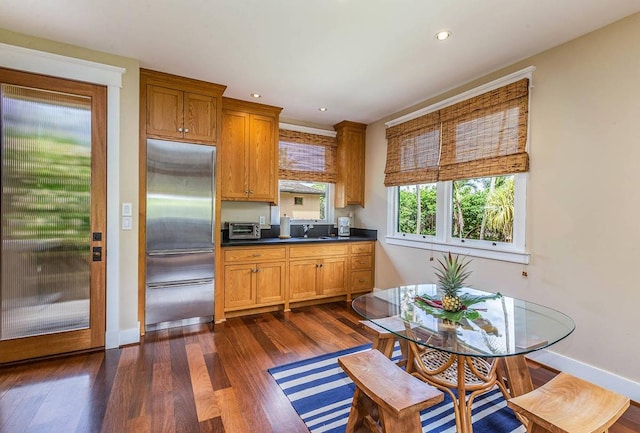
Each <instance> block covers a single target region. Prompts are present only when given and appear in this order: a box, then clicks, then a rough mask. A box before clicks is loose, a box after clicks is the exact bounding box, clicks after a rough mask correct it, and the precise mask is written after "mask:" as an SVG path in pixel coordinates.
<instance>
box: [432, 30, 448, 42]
mask: <svg viewBox="0 0 640 433" xmlns="http://www.w3.org/2000/svg"><path fill="white" fill-rule="evenodd" d="M449 36H451V32H450V31H449V30H442V31H441V32H438V33H436V39H437V40H439V41H444V40H445V39H449Z"/></svg>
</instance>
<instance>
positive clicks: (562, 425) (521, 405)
mask: <svg viewBox="0 0 640 433" xmlns="http://www.w3.org/2000/svg"><path fill="white" fill-rule="evenodd" d="M507 404H508V405H509V407H510V408H511V409H513V410H514V411H515V412H516V413H518V414H520V415H522V416H523V417H525V418H526V419H527V420H528V422H529V424H530V425H529V426H528V428H527V433H543V432H553V433H587V432H588V433H602V432H608V431H609V427H611V425H613V423H615V422H616V420H617V419H618V418H620V417H621V416H622V414H623V413H624V412H625V411H626V410H627V408H628V407H629V398H627V397H625V396H622V395H620V394H617V393H615V392H613V391H609V390H607V389H604V388H601V387H599V386H597V385H594V384H593V383H590V382H587V381H584V380H582V379H579V378H577V377H574V376H571V375H570V374H567V373H560V374H559V375H558V376H556V377H554V378H553V379H552V380H550V381H549V382H547V383H546V384H544V385H542V386H541V387H540V388H537V389H534V390H533V391H531V392H528V393H527V394H524V395H521V396H519V397H514V398H512V399H509V401H508V402H507Z"/></svg>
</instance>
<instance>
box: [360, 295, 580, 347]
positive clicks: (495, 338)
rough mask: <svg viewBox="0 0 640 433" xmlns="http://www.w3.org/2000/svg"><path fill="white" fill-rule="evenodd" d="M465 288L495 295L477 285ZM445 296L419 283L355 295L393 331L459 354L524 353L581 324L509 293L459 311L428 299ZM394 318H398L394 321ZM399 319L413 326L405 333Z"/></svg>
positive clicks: (364, 310) (366, 312) (365, 312)
mask: <svg viewBox="0 0 640 433" xmlns="http://www.w3.org/2000/svg"><path fill="white" fill-rule="evenodd" d="M461 293H467V294H468V295H471V296H488V295H494V294H493V293H488V292H483V291H480V290H476V289H472V288H463V289H462V290H461ZM441 296H442V293H440V292H439V290H438V288H437V286H436V285H435V284H418V285H411V286H400V287H395V288H391V289H384V290H376V291H374V292H371V293H367V294H365V295H362V296H359V297H358V298H356V299H354V300H353V303H352V305H353V309H354V310H355V311H356V312H357V313H358V314H360V315H361V316H362V317H364V318H366V319H368V320H370V321H372V322H373V323H375V324H377V325H378V326H380V327H382V328H384V329H387V330H389V331H390V332H393V333H397V334H398V335H400V336H402V337H403V338H406V339H410V340H413V341H415V342H416V343H418V344H420V345H423V346H427V347H431V348H434V349H438V350H442V351H445V352H449V353H454V354H459V355H469V356H480V357H502V356H513V355H522V354H526V353H529V352H533V351H534V350H539V349H542V348H545V347H548V346H550V345H552V344H554V343H557V342H558V341H560V340H562V339H563V338H565V337H567V336H568V335H569V334H571V333H572V332H573V330H574V329H575V323H574V322H573V320H572V319H571V318H570V317H569V316H567V315H565V314H563V313H561V312H559V311H557V310H554V309H552V308H549V307H545V306H543V305H540V304H535V303H532V302H528V301H523V300H520V299H516V298H511V297H508V296H500V297H497V298H495V299H488V300H484V301H482V302H480V303H477V304H474V305H471V306H469V307H468V308H467V309H466V310H463V311H461V312H459V313H457V314H454V315H452V314H451V313H447V312H445V311H444V310H442V309H441V308H438V305H437V303H435V304H429V303H426V302H425V299H436V300H437V299H441ZM434 305H435V306H434ZM390 318H391V319H390ZM393 318H396V319H397V320H395V323H394V324H393V325H391V324H392V323H393V322H394V319H393ZM452 318H453V319H454V320H452ZM398 322H400V323H402V322H404V324H405V328H406V329H408V331H404V332H403V331H402V326H399V327H398Z"/></svg>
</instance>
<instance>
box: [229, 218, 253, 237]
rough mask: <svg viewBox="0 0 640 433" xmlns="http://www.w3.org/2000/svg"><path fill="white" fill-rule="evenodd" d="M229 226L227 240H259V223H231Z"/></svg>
mask: <svg viewBox="0 0 640 433" xmlns="http://www.w3.org/2000/svg"><path fill="white" fill-rule="evenodd" d="M228 224H229V239H260V224H259V223H233V222H230V223H228Z"/></svg>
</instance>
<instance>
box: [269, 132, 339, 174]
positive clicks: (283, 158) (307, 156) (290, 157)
mask: <svg viewBox="0 0 640 433" xmlns="http://www.w3.org/2000/svg"><path fill="white" fill-rule="evenodd" d="M337 147H338V142H337V140H336V138H335V137H327V136H324V135H317V134H309V133H306V132H298V131H290V130H287V129H280V151H279V154H280V155H279V161H280V162H279V166H280V170H279V178H280V179H286V180H300V181H315V182H331V183H335V182H336V179H337V153H336V151H337Z"/></svg>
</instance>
